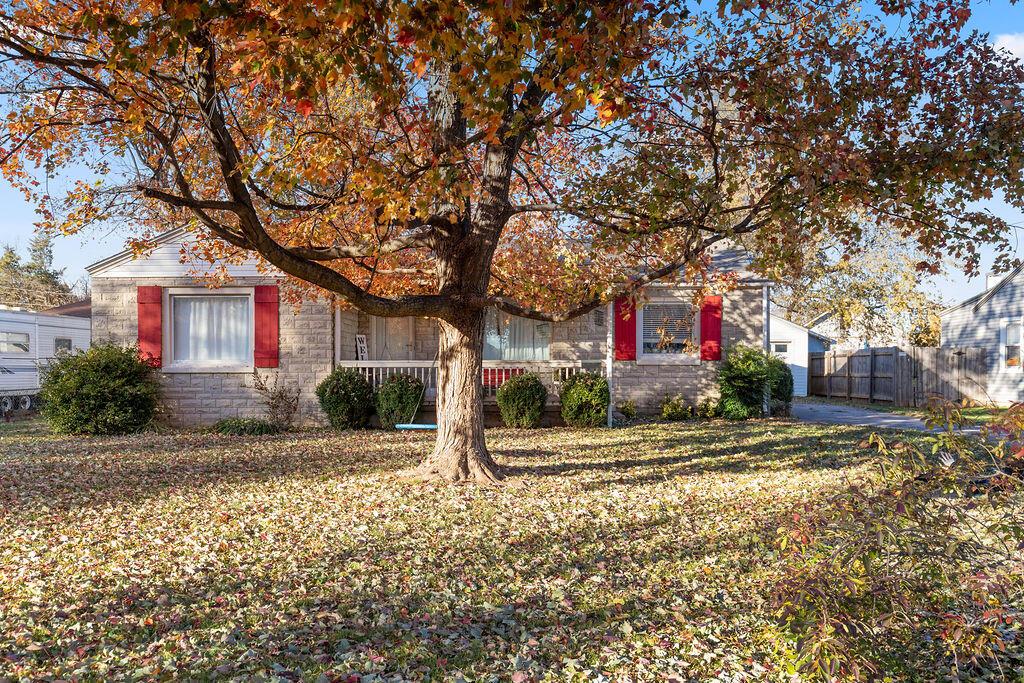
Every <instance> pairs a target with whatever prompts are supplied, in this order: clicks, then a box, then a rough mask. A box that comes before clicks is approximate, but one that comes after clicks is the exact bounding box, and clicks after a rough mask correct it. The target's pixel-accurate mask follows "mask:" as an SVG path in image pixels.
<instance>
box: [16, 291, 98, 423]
mask: <svg viewBox="0 0 1024 683" xmlns="http://www.w3.org/2000/svg"><path fill="white" fill-rule="evenodd" d="M90 323H91V321H90V320H89V319H88V318H77V317H71V316H67V315H52V314H47V313H36V312H34V311H25V310H19V309H13V308H7V307H2V306H0V414H3V413H7V412H10V411H11V410H15V409H21V410H28V409H29V408H31V407H32V403H33V401H34V397H35V395H36V394H37V393H38V392H39V368H40V366H45V365H46V363H47V362H49V361H50V359H52V358H53V357H54V356H56V355H57V354H58V353H60V352H61V351H75V350H78V349H87V348H89V341H90V337H91V329H90Z"/></svg>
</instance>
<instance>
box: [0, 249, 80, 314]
mask: <svg viewBox="0 0 1024 683" xmlns="http://www.w3.org/2000/svg"><path fill="white" fill-rule="evenodd" d="M87 294H88V291H87V286H86V284H85V282H84V281H83V282H79V283H74V284H71V283H68V282H67V281H66V280H65V278H64V269H63V268H60V269H57V268H54V267H53V240H52V239H51V238H50V237H49V236H48V235H36V236H35V237H33V238H32V241H31V242H29V245H28V257H27V258H22V256H21V255H19V254H18V252H17V250H16V249H15V248H14V247H13V246H11V245H9V244H8V245H5V246H4V247H3V253H0V305H4V306H14V307H18V308H27V309H30V310H45V309H47V308H53V307H54V306H61V305H63V304H68V303H72V302H74V301H79V300H81V299H83V298H85V296H87Z"/></svg>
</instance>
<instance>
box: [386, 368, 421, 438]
mask: <svg viewBox="0 0 1024 683" xmlns="http://www.w3.org/2000/svg"><path fill="white" fill-rule="evenodd" d="M422 397H423V382H421V381H419V380H418V379H416V378H415V377H413V376H412V375H390V376H389V377H388V378H387V379H386V380H384V383H383V384H381V385H380V387H379V388H378V389H377V395H376V397H375V398H374V402H375V403H376V406H377V418H378V419H379V420H380V426H381V427H384V428H385V429H394V428H395V425H396V424H401V423H403V422H409V421H410V420H412V419H413V418H414V417H416V415H415V413H416V409H417V408H418V407H419V404H420V400H421V399H422Z"/></svg>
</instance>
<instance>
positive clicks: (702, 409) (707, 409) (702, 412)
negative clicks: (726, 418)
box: [697, 398, 718, 420]
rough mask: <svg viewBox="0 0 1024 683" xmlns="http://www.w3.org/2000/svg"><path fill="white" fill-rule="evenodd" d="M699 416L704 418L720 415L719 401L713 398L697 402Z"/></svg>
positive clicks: (708, 418)
mask: <svg viewBox="0 0 1024 683" xmlns="http://www.w3.org/2000/svg"><path fill="white" fill-rule="evenodd" d="M697 417H699V418H701V419H702V420H710V419H712V418H715V417H718V401H717V400H716V399H713V398H705V399H703V400H702V401H701V402H700V403H698V404H697Z"/></svg>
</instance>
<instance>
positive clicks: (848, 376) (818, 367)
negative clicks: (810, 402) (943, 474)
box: [807, 346, 988, 408]
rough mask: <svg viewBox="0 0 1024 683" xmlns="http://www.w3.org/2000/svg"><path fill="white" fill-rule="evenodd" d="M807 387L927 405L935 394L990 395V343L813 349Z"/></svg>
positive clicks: (826, 393) (977, 398)
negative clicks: (987, 346)
mask: <svg viewBox="0 0 1024 683" xmlns="http://www.w3.org/2000/svg"><path fill="white" fill-rule="evenodd" d="M808 355H809V358H808V369H807V380H808V387H807V389H808V393H809V394H811V395H812V396H825V397H827V398H846V399H863V400H865V401H885V402H889V403H892V404H894V405H897V406H909V407H915V408H916V407H924V406H926V405H927V403H928V399H929V398H931V397H935V396H937V397H941V398H945V399H948V400H951V401H959V400H960V399H962V398H969V399H971V400H974V401H979V402H986V401H987V393H986V391H987V381H986V379H987V375H988V371H987V368H986V366H985V349H981V348H973V347H971V348H938V349H934V348H917V347H907V348H900V347H896V346H887V347H882V348H872V349H861V350H859V351H825V352H823V353H822V352H812V353H810V354H808Z"/></svg>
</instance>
